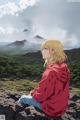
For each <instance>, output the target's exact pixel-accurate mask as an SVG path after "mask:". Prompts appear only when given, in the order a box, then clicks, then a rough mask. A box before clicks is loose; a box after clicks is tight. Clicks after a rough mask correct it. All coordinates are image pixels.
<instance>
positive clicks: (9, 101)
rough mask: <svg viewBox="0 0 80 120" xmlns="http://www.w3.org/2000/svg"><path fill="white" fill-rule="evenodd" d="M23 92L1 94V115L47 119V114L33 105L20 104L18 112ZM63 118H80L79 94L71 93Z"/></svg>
mask: <svg viewBox="0 0 80 120" xmlns="http://www.w3.org/2000/svg"><path fill="white" fill-rule="evenodd" d="M23 94H24V93H23V92H13V91H6V92H3V93H2V94H0V115H5V117H6V120H47V119H46V117H45V115H44V114H43V113H40V112H39V111H37V110H36V109H35V108H34V107H33V106H25V107H24V106H20V108H19V111H18V112H16V107H15V106H16V101H17V100H18V99H19V98H20V96H21V95H23ZM62 119H63V120H80V96H79V95H78V94H73V93H70V98H69V101H68V109H67V110H66V112H65V113H64V115H63V116H62ZM49 120H50V119H49Z"/></svg>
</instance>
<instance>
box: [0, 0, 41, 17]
mask: <svg viewBox="0 0 80 120" xmlns="http://www.w3.org/2000/svg"><path fill="white" fill-rule="evenodd" d="M38 1H39V0H20V2H19V3H18V5H17V4H16V3H15V2H7V3H6V4H3V5H0V17H3V15H6V14H7V15H15V16H18V15H19V12H22V11H23V10H25V9H26V8H27V7H28V6H34V5H36V4H37V2H38Z"/></svg>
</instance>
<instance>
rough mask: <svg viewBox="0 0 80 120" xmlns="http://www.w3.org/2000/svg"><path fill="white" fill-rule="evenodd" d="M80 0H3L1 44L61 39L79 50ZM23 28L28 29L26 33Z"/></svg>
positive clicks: (1, 9)
mask: <svg viewBox="0 0 80 120" xmlns="http://www.w3.org/2000/svg"><path fill="white" fill-rule="evenodd" d="M79 11H80V0H5V1H3V0H0V42H13V41H16V40H23V39H26V40H33V39H31V38H33V37H34V36H36V35H40V36H42V37H43V38H44V39H58V40H60V41H61V42H62V43H63V44H64V47H65V48H67V49H72V48H79V47H80V33H79V32H80V12H79ZM24 29H27V31H26V32H24Z"/></svg>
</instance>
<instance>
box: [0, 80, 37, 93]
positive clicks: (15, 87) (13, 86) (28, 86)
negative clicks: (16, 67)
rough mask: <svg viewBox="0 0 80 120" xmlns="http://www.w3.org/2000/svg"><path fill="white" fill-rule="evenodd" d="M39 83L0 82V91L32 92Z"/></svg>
mask: <svg viewBox="0 0 80 120" xmlns="http://www.w3.org/2000/svg"><path fill="white" fill-rule="evenodd" d="M37 84H38V83H37V82H33V81H30V80H6V81H3V80H0V91H6V90H11V91H30V90H32V89H33V88H35V87H36V86H37Z"/></svg>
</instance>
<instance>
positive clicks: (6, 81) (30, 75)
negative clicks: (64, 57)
mask: <svg viewBox="0 0 80 120" xmlns="http://www.w3.org/2000/svg"><path fill="white" fill-rule="evenodd" d="M30 58H31V57H30ZM39 59H40V58H38V60H35V61H34V59H31V60H30V61H29V60H28V59H27V57H26V55H25V56H0V90H3V91H4V90H8V89H9V90H18V91H30V90H31V89H33V88H34V87H35V86H36V85H37V82H34V81H33V80H34V79H35V80H37V81H39V80H40V79H41V76H42V73H43V71H44V69H45V68H43V61H40V60H39ZM36 61H38V62H36ZM67 64H68V66H69V69H70V72H71V81H70V85H71V86H72V87H73V88H74V89H73V91H77V92H79V93H80V61H79V60H76V61H72V62H70V61H69V62H68V63H67ZM27 79H28V80H27Z"/></svg>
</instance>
